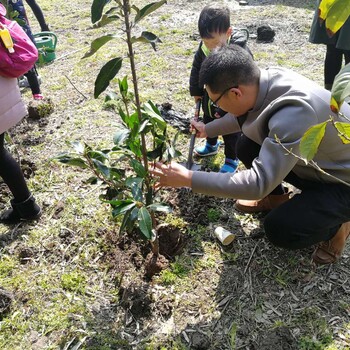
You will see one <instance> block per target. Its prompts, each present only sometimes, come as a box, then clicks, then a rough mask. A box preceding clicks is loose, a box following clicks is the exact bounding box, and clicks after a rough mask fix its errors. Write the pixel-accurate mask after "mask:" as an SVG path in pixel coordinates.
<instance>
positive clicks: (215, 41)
mask: <svg viewBox="0 0 350 350" xmlns="http://www.w3.org/2000/svg"><path fill="white" fill-rule="evenodd" d="M231 34H232V29H231V28H229V29H228V30H227V32H226V33H218V32H216V33H211V36H212V38H210V39H209V38H203V39H202V41H203V43H204V45H205V46H206V47H207V49H208V50H209V51H213V50H214V49H215V48H217V47H220V46H224V45H226V44H227V40H228V39H229V38H230V36H231Z"/></svg>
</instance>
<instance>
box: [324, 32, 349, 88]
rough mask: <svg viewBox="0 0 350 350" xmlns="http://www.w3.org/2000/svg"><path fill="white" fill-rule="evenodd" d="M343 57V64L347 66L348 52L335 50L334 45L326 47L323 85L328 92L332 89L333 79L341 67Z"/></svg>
mask: <svg viewBox="0 0 350 350" xmlns="http://www.w3.org/2000/svg"><path fill="white" fill-rule="evenodd" d="M349 40H350V39H349ZM343 56H344V59H345V64H348V63H349V62H350V51H347V50H340V49H337V48H336V47H335V45H327V51H326V57H325V61H324V84H325V88H326V89H328V90H330V89H331V88H332V85H333V82H334V78H335V76H336V75H337V74H338V73H339V71H340V69H341V67H342V64H343Z"/></svg>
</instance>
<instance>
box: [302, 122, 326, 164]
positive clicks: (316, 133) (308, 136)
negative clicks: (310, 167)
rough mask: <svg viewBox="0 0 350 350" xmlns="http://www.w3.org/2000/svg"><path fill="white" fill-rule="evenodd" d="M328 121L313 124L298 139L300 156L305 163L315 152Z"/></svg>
mask: <svg viewBox="0 0 350 350" xmlns="http://www.w3.org/2000/svg"><path fill="white" fill-rule="evenodd" d="M327 123H328V121H326V122H323V123H320V124H317V125H314V126H312V127H310V128H309V129H308V130H306V132H305V134H304V135H303V137H302V138H301V141H300V156H301V157H302V158H303V159H304V161H305V163H306V164H307V163H308V162H309V161H310V160H311V159H312V158H313V157H314V156H315V154H316V153H317V150H318V147H319V145H320V143H321V141H322V139H323V136H324V133H325V131H326V126H327Z"/></svg>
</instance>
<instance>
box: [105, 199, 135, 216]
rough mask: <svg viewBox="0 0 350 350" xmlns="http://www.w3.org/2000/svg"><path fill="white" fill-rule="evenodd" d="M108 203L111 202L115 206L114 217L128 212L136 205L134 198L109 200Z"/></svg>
mask: <svg viewBox="0 0 350 350" xmlns="http://www.w3.org/2000/svg"><path fill="white" fill-rule="evenodd" d="M108 203H110V204H111V206H112V207H113V210H112V215H113V217H116V216H119V215H122V214H124V213H126V212H127V211H128V210H130V209H132V208H134V207H135V206H136V203H135V202H134V201H132V200H129V199H128V200H112V201H108Z"/></svg>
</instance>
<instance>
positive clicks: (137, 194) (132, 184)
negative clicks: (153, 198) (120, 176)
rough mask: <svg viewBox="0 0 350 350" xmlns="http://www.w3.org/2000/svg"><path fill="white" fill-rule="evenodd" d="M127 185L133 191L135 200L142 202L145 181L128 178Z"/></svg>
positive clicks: (137, 178)
mask: <svg viewBox="0 0 350 350" xmlns="http://www.w3.org/2000/svg"><path fill="white" fill-rule="evenodd" d="M125 185H126V186H127V187H129V188H130V189H131V193H132V196H133V198H134V199H135V200H136V201H138V202H142V199H143V198H142V197H143V194H142V185H143V179H142V178H140V177H128V178H127V179H126V181H125Z"/></svg>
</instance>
